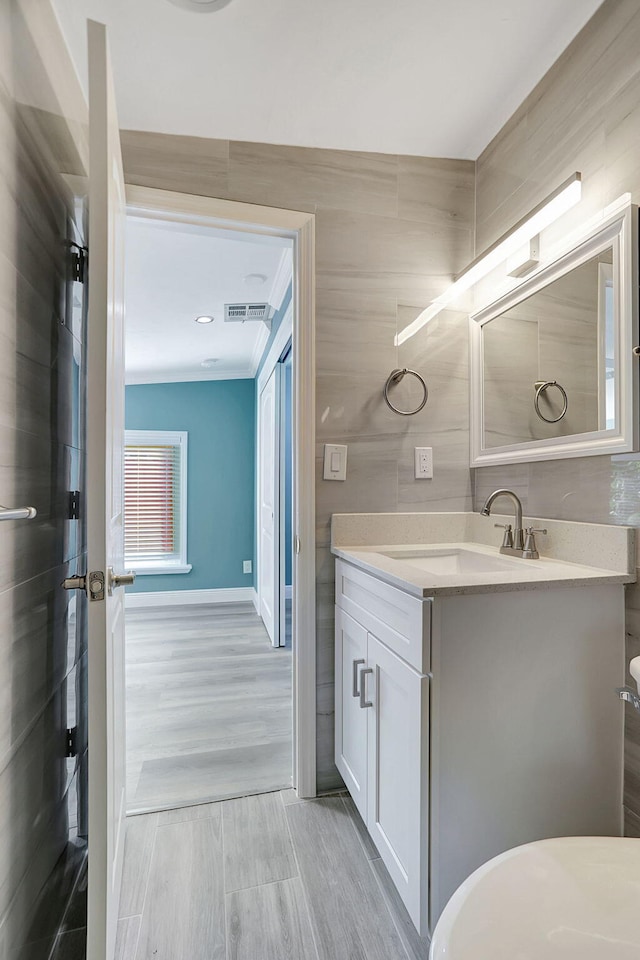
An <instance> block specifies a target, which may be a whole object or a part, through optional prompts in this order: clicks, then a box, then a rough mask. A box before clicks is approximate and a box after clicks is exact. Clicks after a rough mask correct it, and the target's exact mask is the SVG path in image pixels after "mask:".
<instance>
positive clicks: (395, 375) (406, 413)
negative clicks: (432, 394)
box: [384, 367, 429, 417]
mask: <svg viewBox="0 0 640 960" xmlns="http://www.w3.org/2000/svg"><path fill="white" fill-rule="evenodd" d="M407 374H410V375H411V376H412V377H415V378H416V380H419V381H420V383H421V384H422V389H423V390H424V397H423V398H422V403H421V404H420V405H419V406H418V407H416V409H415V410H400V409H399V407H394V405H393V404H392V403H391V400H389V387H390V386H391V384H392V383H400V381H401V380H404V378H405V376H406V375H407ZM384 399H385V403H386V404H387V406H388V407H389V409H390V410H393V412H394V413H399V414H400V416H401V417H412V416H413V415H414V413H420V411H421V410H422V408H423V407H424V405H425V404H426V402H427V400H428V399H429V390H428V388H427V385H426V383H425V381H424V379H423V378H422V377H421V376H420V374H419V373H417V372H416V371H415V370H409V369H408V368H407V367H404V368H403V369H397V370H392V371H391V373H390V374H389V376H388V377H387V382H386V383H385V385H384Z"/></svg>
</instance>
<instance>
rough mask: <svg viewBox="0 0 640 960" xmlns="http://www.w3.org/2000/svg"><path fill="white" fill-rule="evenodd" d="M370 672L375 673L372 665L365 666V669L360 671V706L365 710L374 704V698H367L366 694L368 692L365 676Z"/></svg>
mask: <svg viewBox="0 0 640 960" xmlns="http://www.w3.org/2000/svg"><path fill="white" fill-rule="evenodd" d="M368 673H373V670H372V668H371V667H366V668H363V669H362V670H361V671H360V708H361V709H362V710H364V708H365V707H372V706H373V700H365V696H366V694H365V686H366V681H365V679H364V678H365V677H366V675H367V674H368Z"/></svg>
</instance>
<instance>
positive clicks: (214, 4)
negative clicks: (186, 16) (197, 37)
mask: <svg viewBox="0 0 640 960" xmlns="http://www.w3.org/2000/svg"><path fill="white" fill-rule="evenodd" d="M169 2H170V3H172V4H173V5H174V6H175V7H182V9H183V10H193V11H194V12H195V13H211V12H212V11H213V10H220V9H221V8H222V7H226V6H227V4H228V3H231V0H169Z"/></svg>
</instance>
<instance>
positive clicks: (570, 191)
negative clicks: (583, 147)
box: [395, 171, 582, 347]
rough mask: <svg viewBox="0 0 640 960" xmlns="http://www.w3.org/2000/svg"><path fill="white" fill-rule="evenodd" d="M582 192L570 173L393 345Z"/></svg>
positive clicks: (578, 178) (573, 202)
mask: <svg viewBox="0 0 640 960" xmlns="http://www.w3.org/2000/svg"><path fill="white" fill-rule="evenodd" d="M581 193H582V177H581V175H580V173H578V172H577V171H576V173H574V174H572V175H571V176H570V177H569V178H568V179H567V180H565V181H564V183H561V184H560V186H559V187H558V188H557V190H554V191H553V193H551V194H549V196H548V197H547V198H546V200H543V201H542V203H539V204H538V206H537V207H534V209H533V210H532V211H531V213H528V214H527V216H526V217H523V219H522V220H519V221H518V223H516V225H515V226H514V227H512V228H511V229H510V230H509V231H507V233H505V234H503V235H502V236H501V237H500V239H499V240H496V242H495V243H494V244H492V246H490V247H489V248H488V249H487V250H485V252H484V253H483V254H481V255H480V256H479V257H477V258H476V259H475V260H473V261H472V262H471V263H470V264H469V266H468V267H466V268H465V270H463V271H462V273H461V274H459V275H458V276H457V277H456V279H455V281H454V282H453V283H452V284H451V286H450V287H448V288H447V289H446V290H445V291H444V293H441V294H440V296H439V297H438V298H437V299H436V300H434V301H433V303H431V304H430V305H429V306H428V307H427V308H426V309H425V310H423V311H422V313H421V314H419V315H418V316H417V317H416V319H415V320H414V321H413V322H412V323H410V324H409V325H408V326H406V327H405V328H404V330H401V331H400V333H398V334H396V338H395V345H396V346H397V347H399V346H400V344H402V343H405V342H406V341H407V340H409V338H410V337H413V336H414V335H415V334H416V333H417V332H418V330H421V329H422V328H423V327H424V325H425V324H426V323H428V322H429V320H433V318H434V317H436V316H437V315H438V314H439V313H440V312H441V311H442V310H444V309H445V307H447V306H448V305H449V304H450V303H451V301H452V300H455V298H456V297H459V296H460V294H461V293H464V291H465V290H468V289H469V287H472V286H473V285H474V283H477V282H478V280H481V279H482V278H483V277H486V275H487V274H488V273H491V271H492V270H493V269H494V268H495V267H498V266H500V264H501V263H503V262H504V261H505V260H506V259H507V257H510V256H511V255H512V254H514V253H516V251H518V250H519V249H520V248H521V247H522V246H524V244H525V243H528V242H529V240H531V239H532V238H533V237H535V236H536V234H538V233H540V232H541V231H542V230H544V229H545V228H546V227H548V226H550V225H551V224H552V223H553V222H554V221H555V220H557V219H558V217H561V216H562V214H563V213H566V212H567V210H570V209H571V207H574V206H575V205H576V203H578V202H579V200H580V196H581Z"/></svg>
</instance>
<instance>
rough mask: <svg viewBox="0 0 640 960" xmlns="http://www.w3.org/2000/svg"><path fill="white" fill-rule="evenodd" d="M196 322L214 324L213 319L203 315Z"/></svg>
mask: <svg viewBox="0 0 640 960" xmlns="http://www.w3.org/2000/svg"><path fill="white" fill-rule="evenodd" d="M195 321H196V323H213V317H211V316H209V315H208V314H204V313H203V314H201V315H200V316H199V317H196V318H195Z"/></svg>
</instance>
